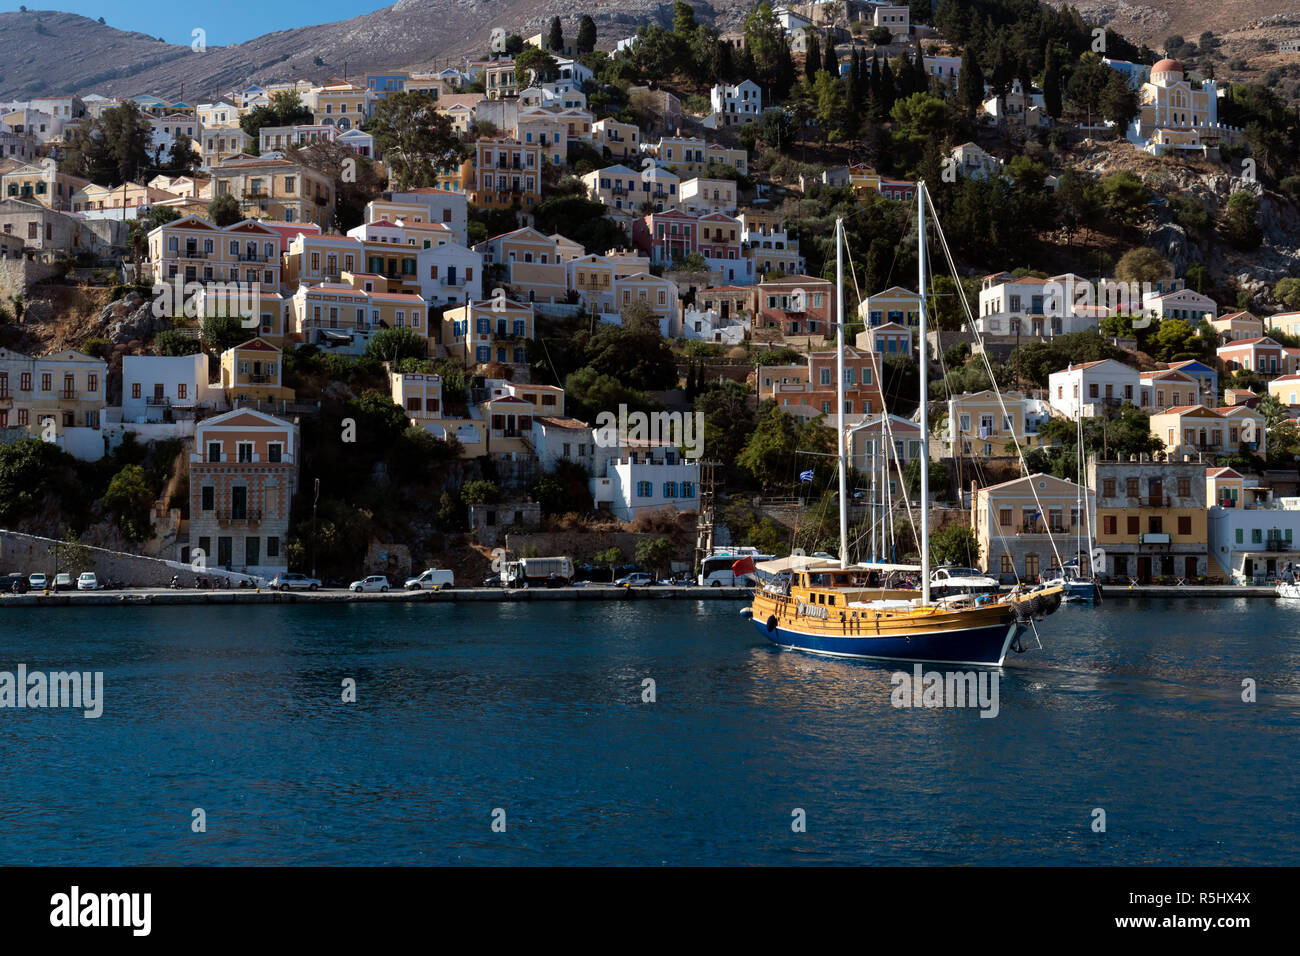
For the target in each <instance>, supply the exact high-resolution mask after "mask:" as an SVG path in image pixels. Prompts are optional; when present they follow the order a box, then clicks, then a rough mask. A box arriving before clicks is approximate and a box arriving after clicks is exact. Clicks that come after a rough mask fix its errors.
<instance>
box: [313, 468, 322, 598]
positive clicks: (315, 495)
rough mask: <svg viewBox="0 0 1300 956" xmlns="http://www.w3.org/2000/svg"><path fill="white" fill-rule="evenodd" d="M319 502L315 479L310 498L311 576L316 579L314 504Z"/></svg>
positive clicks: (318, 482)
mask: <svg viewBox="0 0 1300 956" xmlns="http://www.w3.org/2000/svg"><path fill="white" fill-rule="evenodd" d="M319 500H320V479H319V478H317V479H315V492H314V493H313V494H312V498H311V576H312V577H313V578H314V577H316V502H317V501H319Z"/></svg>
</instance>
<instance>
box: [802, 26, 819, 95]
mask: <svg viewBox="0 0 1300 956" xmlns="http://www.w3.org/2000/svg"><path fill="white" fill-rule="evenodd" d="M821 61H822V50H821V44H820V43H819V42H818V41H817V33H816V31H814V30H812V29H811V28H810V29H809V30H808V31H807V42H806V43H805V46H804V57H803V75H804V76H805V77H807V78H808V82H809V83H814V82H816V80H817V71H818V70H820V69H821V68H822V62H821Z"/></svg>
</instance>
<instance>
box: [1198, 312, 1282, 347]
mask: <svg viewBox="0 0 1300 956" xmlns="http://www.w3.org/2000/svg"><path fill="white" fill-rule="evenodd" d="M1274 318H1276V316H1274ZM1210 325H1211V326H1212V327H1213V328H1214V331H1216V332H1218V333H1219V344H1220V345H1227V344H1228V343H1229V342H1240V341H1246V340H1248V339H1260V338H1263V337H1264V334H1265V333H1264V320H1263V319H1257V318H1256V317H1255V316H1253V315H1251V314H1250V313H1249V312H1233V313H1231V314H1229V315H1221V316H1219V317H1218V318H1217V319H1210Z"/></svg>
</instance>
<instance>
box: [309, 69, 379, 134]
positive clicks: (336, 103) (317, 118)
mask: <svg viewBox="0 0 1300 956" xmlns="http://www.w3.org/2000/svg"><path fill="white" fill-rule="evenodd" d="M365 121H366V91H365V89H364V88H363V87H360V86H354V85H353V84H351V83H348V82H345V81H342V80H339V79H338V78H337V77H335V78H334V79H333V80H331V81H330V82H329V83H328V84H327V85H325V86H322V87H321V88H320V89H318V90H317V91H316V96H315V106H314V107H313V109H312V123H313V124H314V125H316V126H335V127H337V128H339V129H345V130H346V129H352V128H353V127H357V126H360V125H361V124H362V123H364V122H365Z"/></svg>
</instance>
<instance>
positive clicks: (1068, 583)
mask: <svg viewBox="0 0 1300 956" xmlns="http://www.w3.org/2000/svg"><path fill="white" fill-rule="evenodd" d="M1040 580H1041V581H1042V583H1043V584H1045V585H1050V586H1055V587H1061V588H1064V589H1065V597H1064V600H1066V601H1069V602H1072V603H1077V604H1091V603H1093V602H1094V601H1096V600H1098V599H1099V594H1098V591H1099V590H1100V589H1099V587H1098V586H1097V584H1096V583H1095V582H1094V581H1093V580H1092V579H1091V578H1089V577H1086V576H1085V575H1082V574H1080V573H1079V563H1078V562H1077V561H1070V562H1067V563H1066V565H1065V567H1062V568H1048V569H1047V571H1046V572H1045V573H1044V574H1043V576H1042V578H1041V579H1040Z"/></svg>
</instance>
